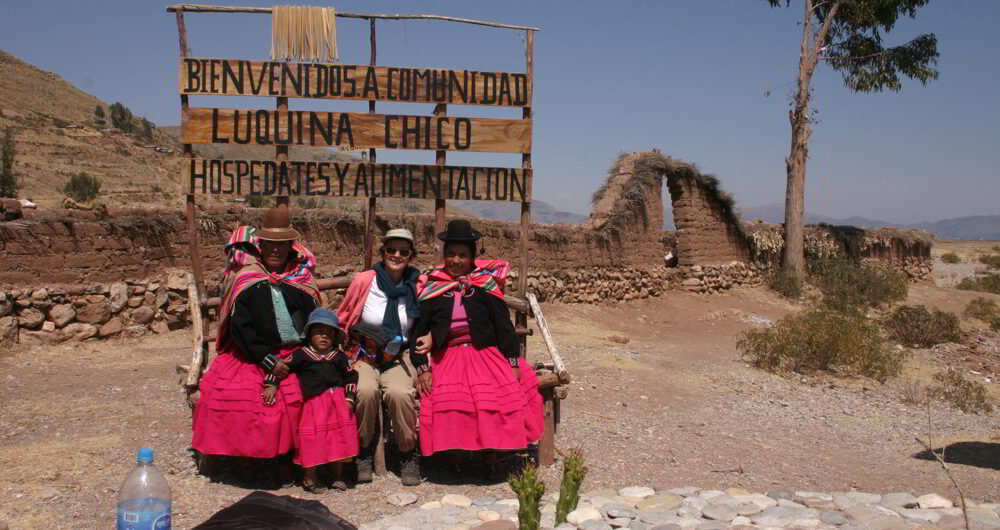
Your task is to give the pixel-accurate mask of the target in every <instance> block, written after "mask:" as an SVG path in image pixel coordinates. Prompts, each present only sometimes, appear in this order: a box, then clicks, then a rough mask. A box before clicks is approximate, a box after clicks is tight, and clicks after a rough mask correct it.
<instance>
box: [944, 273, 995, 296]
mask: <svg viewBox="0 0 1000 530" xmlns="http://www.w3.org/2000/svg"><path fill="white" fill-rule="evenodd" d="M955 287H957V288H959V289H963V290H966V291H979V292H981V293H993V294H1000V274H998V273H995V272H994V273H990V274H986V275H983V276H976V277H973V278H962V281H960V282H958V285H956V286H955Z"/></svg>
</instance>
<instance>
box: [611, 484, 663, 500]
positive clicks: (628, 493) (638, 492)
mask: <svg viewBox="0 0 1000 530" xmlns="http://www.w3.org/2000/svg"><path fill="white" fill-rule="evenodd" d="M618 494H619V495H621V496H622V497H638V498H640V499H642V498H645V497H650V496H652V495H654V494H656V491H654V490H653V488H647V487H645V486H629V487H627V488H622V489H620V490H618Z"/></svg>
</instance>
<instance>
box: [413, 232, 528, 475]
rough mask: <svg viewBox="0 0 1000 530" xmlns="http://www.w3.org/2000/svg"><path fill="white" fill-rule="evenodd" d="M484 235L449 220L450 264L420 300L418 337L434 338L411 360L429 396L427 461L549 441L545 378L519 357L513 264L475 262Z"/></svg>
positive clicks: (444, 236)
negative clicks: (507, 299)
mask: <svg viewBox="0 0 1000 530" xmlns="http://www.w3.org/2000/svg"><path fill="white" fill-rule="evenodd" d="M480 237H481V235H480V233H479V232H477V231H475V230H473V229H472V226H471V225H470V224H469V222H468V221H465V220H454V221H451V222H449V223H448V230H447V231H446V232H442V233H440V234H438V238H439V239H441V240H442V241H444V242H445V247H444V265H442V266H440V267H438V268H435V269H434V270H433V271H431V273H430V274H429V275H428V276H427V283H426V285H424V286H423V289H422V290H421V292H420V295H419V298H420V314H421V316H420V319H419V320H418V322H417V324H416V326H415V329H414V332H413V336H416V337H422V336H424V335H425V334H427V333H430V335H431V341H430V345H431V346H430V347H427V346H425V347H419V346H418V347H417V348H416V349H415V350H414V353H413V355H412V357H411V359H412V362H413V365H414V367H415V368H416V371H417V374H418V376H417V387H418V389H419V390H420V392H421V394H422V396H421V400H420V449H421V453H422V454H423V455H424V456H427V455H431V454H433V453H435V452H438V451H444V450H449V449H463V450H469V451H479V450H488V449H492V450H519V449H525V448H526V447H527V446H528V445H529V444H531V443H534V442H537V441H538V440H539V439H541V437H542V428H543V422H542V398H541V394H539V392H538V379H537V378H536V377H535V372H534V370H532V369H531V367H530V366H529V365H528V364H527V363H526V362H525V361H524V359H522V358H521V357H520V355H519V353H520V351H519V350H520V348H519V344H518V340H517V335H516V334H515V333H514V325H513V324H512V323H511V321H510V312H509V311H508V309H507V306H506V304H505V303H504V301H503V287H504V284H505V282H506V280H507V270H508V264H507V262H505V261H499V260H477V259H475V255H476V242H477V241H478V240H479V238H480ZM428 353H429V355H428ZM428 357H429V358H428ZM485 455H488V458H489V456H493V455H494V453H492V452H487V453H485ZM487 465H489V462H487Z"/></svg>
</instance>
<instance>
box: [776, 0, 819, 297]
mask: <svg viewBox="0 0 1000 530" xmlns="http://www.w3.org/2000/svg"><path fill="white" fill-rule="evenodd" d="M803 3H804V4H805V18H804V19H803V24H802V51H801V54H800V55H799V78H798V91H797V93H796V94H795V108H794V109H793V110H792V111H791V112H789V115H788V119H789V121H790V122H791V125H792V145H791V150H790V152H789V154H788V157H787V158H785V169H786V171H787V179H788V180H787V183H786V186H785V249H784V254H783V255H782V259H781V266H782V267H783V268H784V269H785V272H786V273H787V274H789V275H791V276H792V277H794V278H796V279H797V280H799V281H802V280H803V279H805V268H806V267H805V265H806V264H805V261H806V257H805V232H804V230H803V226H802V225H803V219H802V217H803V212H804V202H805V188H806V161H807V160H808V158H809V145H808V144H809V135H810V134H812V131H811V130H810V128H809V84H810V82H811V81H812V74H813V71H814V69H815V67H816V57H815V56H813V55H812V54H811V53H810V46H809V37H810V34H811V33H812V7H813V6H812V0H805V2H803Z"/></svg>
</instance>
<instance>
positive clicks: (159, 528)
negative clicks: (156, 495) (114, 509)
mask: <svg viewBox="0 0 1000 530" xmlns="http://www.w3.org/2000/svg"><path fill="white" fill-rule="evenodd" d="M117 519H118V527H117V528H118V530H170V502H169V501H165V500H163V499H149V498H146V499H128V500H125V501H122V502H120V503H118V517H117Z"/></svg>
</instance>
